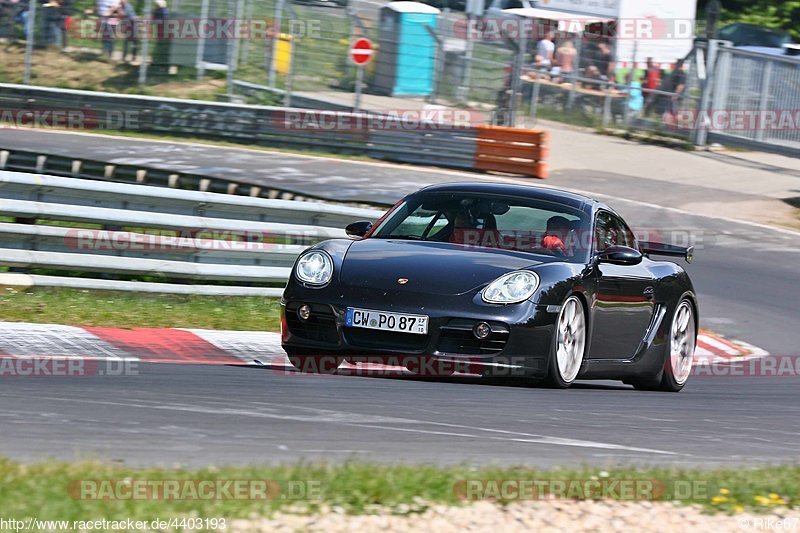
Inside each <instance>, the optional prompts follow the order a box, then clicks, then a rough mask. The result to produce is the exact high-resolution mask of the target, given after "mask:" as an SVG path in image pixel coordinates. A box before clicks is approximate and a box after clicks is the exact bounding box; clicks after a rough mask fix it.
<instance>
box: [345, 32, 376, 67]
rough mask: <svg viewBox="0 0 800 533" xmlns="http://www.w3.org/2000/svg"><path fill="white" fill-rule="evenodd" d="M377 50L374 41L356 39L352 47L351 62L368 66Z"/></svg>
mask: <svg viewBox="0 0 800 533" xmlns="http://www.w3.org/2000/svg"><path fill="white" fill-rule="evenodd" d="M374 53H375V49H374V48H373V46H372V41H370V40H369V39H365V38H363V37H362V38H360V39H356V40H355V41H353V44H352V45H351V46H350V61H352V62H353V63H355V64H356V65H366V64H367V63H369V62H370V61H371V60H372V56H373V54H374Z"/></svg>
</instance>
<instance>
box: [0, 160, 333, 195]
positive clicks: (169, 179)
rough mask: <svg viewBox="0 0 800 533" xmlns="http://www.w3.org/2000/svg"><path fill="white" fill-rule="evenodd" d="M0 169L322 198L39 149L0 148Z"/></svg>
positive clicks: (201, 189)
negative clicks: (43, 151) (45, 151)
mask: <svg viewBox="0 0 800 533" xmlns="http://www.w3.org/2000/svg"><path fill="white" fill-rule="evenodd" d="M0 170H10V171H14V172H35V173H40V174H48V175H51V176H64V177H68V178H84V179H89V180H103V181H113V182H118V183H132V184H139V185H152V186H156V187H170V188H173V189H183V190H190V191H191V190H194V191H202V192H216V193H223V194H234V195H239V196H254V197H259V198H270V199H281V200H295V201H307V200H315V201H323V200H322V199H321V198H315V197H314V196H312V195H308V194H304V195H300V194H297V193H296V192H292V191H286V190H283V189H277V188H274V187H269V188H268V187H259V186H257V185H251V184H247V183H239V182H237V181H232V180H226V179H222V178H219V177H216V176H205V175H201V174H192V173H187V172H177V171H173V170H165V169H160V168H153V167H145V166H142V165H123V164H118V163H108V162H105V161H99V160H95V159H85V158H75V157H69V156H64V155H58V154H49V153H42V152H41V151H27V150H4V149H2V148H0Z"/></svg>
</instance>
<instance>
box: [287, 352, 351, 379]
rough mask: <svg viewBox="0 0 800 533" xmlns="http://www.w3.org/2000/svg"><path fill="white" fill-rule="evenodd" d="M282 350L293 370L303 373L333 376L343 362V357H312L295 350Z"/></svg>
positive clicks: (315, 355)
mask: <svg viewBox="0 0 800 533" xmlns="http://www.w3.org/2000/svg"><path fill="white" fill-rule="evenodd" d="M284 350H285V351H286V355H287V357H288V358H289V363H291V365H292V366H293V367H294V368H295V370H298V371H300V372H304V373H311V374H335V373H336V371H337V370H338V369H339V366H341V364H342V362H343V361H344V358H343V357H339V356H335V355H317V354H314V355H312V354H309V353H307V352H305V351H303V350H297V349H286V348H284Z"/></svg>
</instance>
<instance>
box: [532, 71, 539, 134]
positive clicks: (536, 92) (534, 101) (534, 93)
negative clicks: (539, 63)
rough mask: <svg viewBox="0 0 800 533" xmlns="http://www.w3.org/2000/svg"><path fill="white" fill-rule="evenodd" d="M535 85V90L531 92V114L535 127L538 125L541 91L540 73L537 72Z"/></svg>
mask: <svg viewBox="0 0 800 533" xmlns="http://www.w3.org/2000/svg"><path fill="white" fill-rule="evenodd" d="M534 80H535V83H534V84H533V90H532V91H531V93H532V96H531V112H530V119H531V121H532V125H531V126H530V127H533V126H534V125H535V124H536V114H537V112H538V110H539V92H540V91H541V84H540V83H539V71H538V70H537V71H535V74H534Z"/></svg>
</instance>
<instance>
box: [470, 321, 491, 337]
mask: <svg viewBox="0 0 800 533" xmlns="http://www.w3.org/2000/svg"><path fill="white" fill-rule="evenodd" d="M472 334H473V335H475V338H477V339H481V340H483V339H485V338H486V337H488V336H489V335H491V334H492V326H490V325H489V324H487V323H486V322H480V323H478V324H476V325H475V327H474V328H472Z"/></svg>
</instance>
